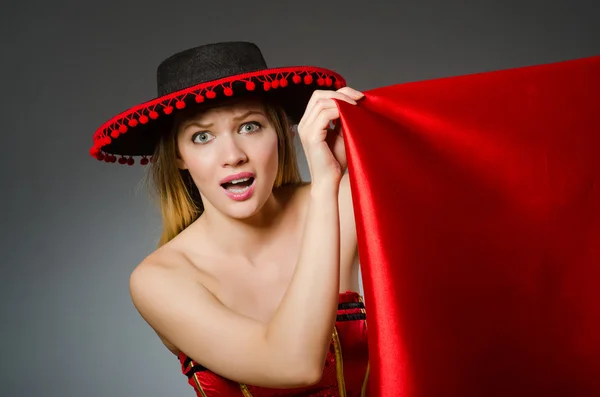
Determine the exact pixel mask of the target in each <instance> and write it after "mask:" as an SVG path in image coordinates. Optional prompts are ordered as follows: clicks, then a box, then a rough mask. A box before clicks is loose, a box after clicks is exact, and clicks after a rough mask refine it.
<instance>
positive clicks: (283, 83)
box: [279, 79, 288, 87]
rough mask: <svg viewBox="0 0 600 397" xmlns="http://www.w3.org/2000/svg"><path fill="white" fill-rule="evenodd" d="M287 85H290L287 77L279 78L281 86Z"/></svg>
mask: <svg viewBox="0 0 600 397" xmlns="http://www.w3.org/2000/svg"><path fill="white" fill-rule="evenodd" d="M287 85H288V81H287V79H281V80H279V86H280V87H287Z"/></svg>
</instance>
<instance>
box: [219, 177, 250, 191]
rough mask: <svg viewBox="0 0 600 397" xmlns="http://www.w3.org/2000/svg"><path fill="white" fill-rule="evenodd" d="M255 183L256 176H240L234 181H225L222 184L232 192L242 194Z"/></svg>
mask: <svg viewBox="0 0 600 397" xmlns="http://www.w3.org/2000/svg"><path fill="white" fill-rule="evenodd" d="M253 183H254V177H248V178H240V179H235V180H233V181H229V182H225V183H222V184H221V187H222V188H223V189H225V190H227V191H229V192H231V193H234V194H240V193H244V192H245V191H246V190H248V189H249V188H250V186H252V184H253Z"/></svg>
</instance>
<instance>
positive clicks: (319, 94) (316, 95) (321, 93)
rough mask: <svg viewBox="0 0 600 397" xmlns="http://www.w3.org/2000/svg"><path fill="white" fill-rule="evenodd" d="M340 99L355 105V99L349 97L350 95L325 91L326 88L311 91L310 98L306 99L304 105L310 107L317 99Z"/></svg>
mask: <svg viewBox="0 0 600 397" xmlns="http://www.w3.org/2000/svg"><path fill="white" fill-rule="evenodd" d="M327 98H329V99H340V100H343V101H346V102H349V103H351V104H354V105H356V100H355V99H353V98H351V97H350V96H348V95H346V94H344V93H343V92H337V91H326V90H316V91H314V92H313V94H312V95H311V97H310V99H309V100H308V103H307V104H306V107H307V108H309V107H312V106H314V105H315V103H316V102H317V101H318V100H319V99H327Z"/></svg>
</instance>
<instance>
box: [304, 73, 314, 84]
mask: <svg viewBox="0 0 600 397" xmlns="http://www.w3.org/2000/svg"><path fill="white" fill-rule="evenodd" d="M312 82H313V77H312V76H311V75H310V74H307V75H306V76H304V84H312Z"/></svg>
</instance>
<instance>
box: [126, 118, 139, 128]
mask: <svg viewBox="0 0 600 397" xmlns="http://www.w3.org/2000/svg"><path fill="white" fill-rule="evenodd" d="M127 125H128V126H130V127H135V126H136V125H138V122H137V120H136V119H131V120H129V122H128V123H127Z"/></svg>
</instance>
